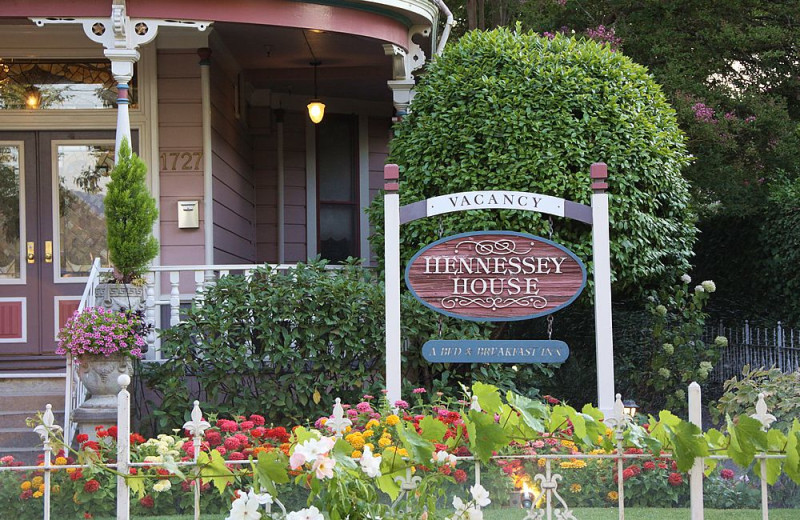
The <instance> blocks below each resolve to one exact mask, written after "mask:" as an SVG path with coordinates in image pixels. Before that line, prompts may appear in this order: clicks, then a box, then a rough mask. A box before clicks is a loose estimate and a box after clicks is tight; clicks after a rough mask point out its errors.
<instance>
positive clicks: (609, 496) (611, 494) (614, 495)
mask: <svg viewBox="0 0 800 520" xmlns="http://www.w3.org/2000/svg"><path fill="white" fill-rule="evenodd" d="M606 498H607V499H608V500H609V501H610V502H616V501H617V500H619V493H617V492H616V491H609V492H608V494H607V495H606Z"/></svg>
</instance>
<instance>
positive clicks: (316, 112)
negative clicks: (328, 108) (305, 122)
mask: <svg viewBox="0 0 800 520" xmlns="http://www.w3.org/2000/svg"><path fill="white" fill-rule="evenodd" d="M308 117H309V118H311V121H312V122H314V123H315V124H316V123H319V122H320V121H322V118H323V117H325V103H323V102H321V101H320V100H319V99H312V100H311V103H309V104H308Z"/></svg>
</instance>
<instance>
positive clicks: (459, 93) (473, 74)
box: [370, 28, 696, 295]
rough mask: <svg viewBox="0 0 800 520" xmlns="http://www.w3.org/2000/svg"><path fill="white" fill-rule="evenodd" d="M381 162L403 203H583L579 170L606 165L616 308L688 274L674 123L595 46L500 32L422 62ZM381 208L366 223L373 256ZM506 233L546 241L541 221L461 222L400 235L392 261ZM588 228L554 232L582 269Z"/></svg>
mask: <svg viewBox="0 0 800 520" xmlns="http://www.w3.org/2000/svg"><path fill="white" fill-rule="evenodd" d="M395 130H396V135H395V138H394V139H393V140H392V143H391V153H390V161H391V162H396V163H397V164H399V165H400V168H401V179H400V180H401V189H400V198H401V203H403V204H408V203H411V202H415V201H418V200H421V199H425V198H427V197H432V196H436V195H444V194H447V193H455V192H461V191H471V190H519V191H532V192H538V193H543V194H547V195H553V196H557V197H564V198H566V199H569V200H573V201H577V202H581V203H584V204H586V203H588V202H589V200H590V195H591V188H590V180H589V167H590V165H591V164H592V163H593V162H596V161H603V162H606V163H607V164H608V169H609V174H610V193H611V196H612V199H611V205H610V213H611V228H612V239H613V240H612V244H611V255H612V260H611V264H612V266H613V267H614V269H615V271H614V278H615V280H616V283H615V290H616V291H617V295H621V294H622V293H623V292H627V293H639V292H641V290H642V287H643V286H646V285H650V284H659V283H660V281H661V280H663V279H669V277H670V276H671V275H673V274H674V275H675V276H677V275H679V274H680V273H682V272H685V271H686V270H688V267H689V258H690V256H691V254H692V252H691V250H692V245H693V244H694V242H695V233H696V229H695V226H694V216H693V212H692V210H691V209H690V207H689V192H688V185H687V183H686V181H685V180H684V179H683V178H682V177H681V175H680V170H681V168H682V167H683V166H684V165H686V164H687V163H688V161H689V157H688V154H687V153H686V150H685V145H684V138H683V135H682V134H681V132H680V130H679V129H678V126H677V123H676V119H675V113H674V111H673V110H672V109H671V108H670V107H669V106H668V105H667V103H666V101H665V99H664V96H663V94H662V93H661V90H660V88H659V87H658V85H656V84H655V82H654V81H653V80H652V78H651V77H650V76H649V75H648V74H647V71H646V70H645V69H644V68H643V67H641V66H639V65H636V64H634V63H633V62H631V61H630V60H629V59H628V58H626V57H624V56H622V55H621V53H619V52H612V51H611V50H610V49H609V48H608V47H607V46H603V45H600V44H597V43H596V42H593V41H576V40H574V39H570V38H566V37H564V36H561V35H558V36H555V37H554V38H553V39H548V38H544V37H539V36H537V35H535V34H533V33H520V32H512V31H510V30H508V29H504V28H500V29H497V30H493V31H489V32H471V33H468V34H467V35H465V36H464V37H463V38H461V39H460V40H459V41H458V42H456V43H454V44H452V45H450V46H448V48H447V50H446V51H445V52H444V53H443V54H442V55H441V56H439V57H438V58H437V59H436V60H435V61H434V62H432V63H431V64H430V65H429V67H428V70H427V73H426V75H425V76H424V77H423V78H422V79H421V81H420V82H419V85H418V86H417V89H416V97H415V98H414V104H413V110H412V112H411V113H410V114H409V115H408V116H407V117H405V118H404V119H403V121H402V122H401V123H400V124H399V125H397V126H395ZM382 207H383V201H382V199H381V198H380V197H378V198H376V199H375V201H374V202H373V204H372V206H371V208H370V217H371V220H372V222H373V223H374V224H375V227H376V229H377V230H378V232H377V233H376V234H375V235H374V237H373V247H374V248H375V250H376V251H383V247H382V243H383V236H382V234H381V231H380V230H381V229H382V225H381V222H382V218H383V217H382ZM487 229H512V230H518V231H526V232H532V233H539V234H544V235H545V236H547V235H549V232H550V226H549V224H548V221H547V219H544V218H542V215H540V214H537V213H531V212H522V211H495V210H492V211H471V212H461V213H458V214H451V215H446V216H442V217H441V218H427V219H421V220H418V221H415V222H412V223H409V224H407V225H405V226H403V229H402V231H401V243H402V248H403V249H402V257H403V259H404V260H406V261H407V260H408V259H409V258H410V257H411V255H412V254H413V253H414V252H415V251H416V250H418V249H419V248H420V247H421V246H423V245H427V244H428V243H430V242H432V241H433V240H435V239H436V238H439V237H441V236H442V235H445V234H452V233H458V232H465V231H474V230H487ZM590 232H591V228H590V226H587V225H585V224H582V223H578V222H573V221H568V220H563V219H555V229H553V239H554V240H555V241H556V242H559V243H562V244H564V245H566V246H567V247H569V248H571V249H572V250H573V251H575V252H576V253H577V254H578V256H580V257H581V258H582V259H584V260H587V259H589V258H591V239H590Z"/></svg>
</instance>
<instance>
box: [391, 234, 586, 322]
mask: <svg viewBox="0 0 800 520" xmlns="http://www.w3.org/2000/svg"><path fill="white" fill-rule="evenodd" d="M406 284H407V285H408V288H409V289H410V290H411V293H412V294H413V295H414V297H415V298H417V299H418V300H419V301H421V302H422V303H423V305H425V306H427V307H429V308H431V309H433V310H435V311H437V312H440V313H442V314H446V315H448V316H453V317H456V318H461V319H466V320H473V321H516V320H527V319H530V318H536V317H539V316H545V315H547V314H550V313H553V312H555V311H557V310H559V309H561V308H563V307H566V306H567V305H569V304H571V303H572V302H573V301H575V299H576V298H577V297H578V296H579V295H580V293H581V291H583V288H584V286H585V285H586V268H585V267H584V265H583V262H581V261H580V259H579V258H578V257H577V256H575V254H574V253H572V251H570V250H568V249H567V248H565V247H563V246H561V245H559V244H556V243H555V242H551V241H550V240H546V239H544V238H541V237H537V236H534V235H529V234H527V233H517V232H512V231H481V232H473V233H463V234H460V235H453V236H450V237H445V238H443V239H441V240H438V241H436V242H434V243H433V244H431V245H429V246H427V247H425V248H423V249H422V250H421V251H419V252H418V253H417V254H416V255H414V257H413V258H412V259H411V261H410V262H409V263H408V266H407V268H406Z"/></svg>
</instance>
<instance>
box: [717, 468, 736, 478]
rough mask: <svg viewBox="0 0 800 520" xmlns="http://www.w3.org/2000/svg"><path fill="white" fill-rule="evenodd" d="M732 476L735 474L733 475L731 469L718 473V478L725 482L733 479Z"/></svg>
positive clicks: (724, 469)
mask: <svg viewBox="0 0 800 520" xmlns="http://www.w3.org/2000/svg"><path fill="white" fill-rule="evenodd" d="M734 475H735V474H734V472H733V470H732V469H728V468H723V469H722V470H721V471H720V472H719V476H720V477H722V478H724V479H725V480H730V479H732V478H733V477H734Z"/></svg>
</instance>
